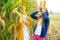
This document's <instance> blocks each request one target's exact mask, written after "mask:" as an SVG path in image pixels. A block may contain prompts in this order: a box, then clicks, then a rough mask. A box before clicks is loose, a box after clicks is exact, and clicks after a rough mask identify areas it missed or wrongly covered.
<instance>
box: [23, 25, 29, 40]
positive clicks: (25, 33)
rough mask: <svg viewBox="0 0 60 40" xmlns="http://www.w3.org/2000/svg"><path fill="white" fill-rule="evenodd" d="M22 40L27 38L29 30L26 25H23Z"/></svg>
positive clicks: (27, 39)
mask: <svg viewBox="0 0 60 40" xmlns="http://www.w3.org/2000/svg"><path fill="white" fill-rule="evenodd" d="M24 40H29V32H28V28H27V26H26V25H24Z"/></svg>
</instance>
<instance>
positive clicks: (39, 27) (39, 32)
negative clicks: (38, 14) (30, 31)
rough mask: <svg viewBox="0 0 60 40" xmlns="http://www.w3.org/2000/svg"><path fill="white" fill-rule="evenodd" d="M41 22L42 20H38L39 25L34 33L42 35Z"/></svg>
mask: <svg viewBox="0 0 60 40" xmlns="http://www.w3.org/2000/svg"><path fill="white" fill-rule="evenodd" d="M40 22H41V20H39V21H38V23H37V27H36V29H35V32H34V34H36V35H41V30H42V25H41V24H40Z"/></svg>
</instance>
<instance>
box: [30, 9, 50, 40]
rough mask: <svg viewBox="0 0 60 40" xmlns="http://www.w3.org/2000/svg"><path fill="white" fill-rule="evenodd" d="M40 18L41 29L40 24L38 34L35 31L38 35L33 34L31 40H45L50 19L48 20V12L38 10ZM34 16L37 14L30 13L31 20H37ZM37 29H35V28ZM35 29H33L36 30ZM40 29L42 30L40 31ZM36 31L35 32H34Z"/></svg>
mask: <svg viewBox="0 0 60 40" xmlns="http://www.w3.org/2000/svg"><path fill="white" fill-rule="evenodd" d="M40 12H41V13H40V14H41V15H40V16H41V19H42V27H41V24H40V28H39V29H40V32H41V33H40V32H39V31H37V32H39V33H40V35H37V34H35V32H34V36H33V40H45V37H46V33H47V30H48V25H49V22H50V19H49V17H48V11H47V10H46V11H45V9H44V8H40ZM36 14H38V12H34V13H32V14H31V15H30V16H31V17H32V18H34V19H36V20H37V19H38V18H39V17H37V16H35V15H36ZM36 28H37V27H36ZM36 28H35V29H36ZM41 28H42V29H41ZM39 29H38V30H39ZM35 31H36V30H35Z"/></svg>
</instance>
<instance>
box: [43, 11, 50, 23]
mask: <svg viewBox="0 0 60 40" xmlns="http://www.w3.org/2000/svg"><path fill="white" fill-rule="evenodd" d="M42 15H43V16H44V20H45V21H46V22H49V21H50V18H49V16H48V15H47V13H46V12H43V13H42Z"/></svg>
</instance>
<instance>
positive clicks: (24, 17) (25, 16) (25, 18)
mask: <svg viewBox="0 0 60 40" xmlns="http://www.w3.org/2000/svg"><path fill="white" fill-rule="evenodd" d="M23 22H24V23H27V15H23Z"/></svg>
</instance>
